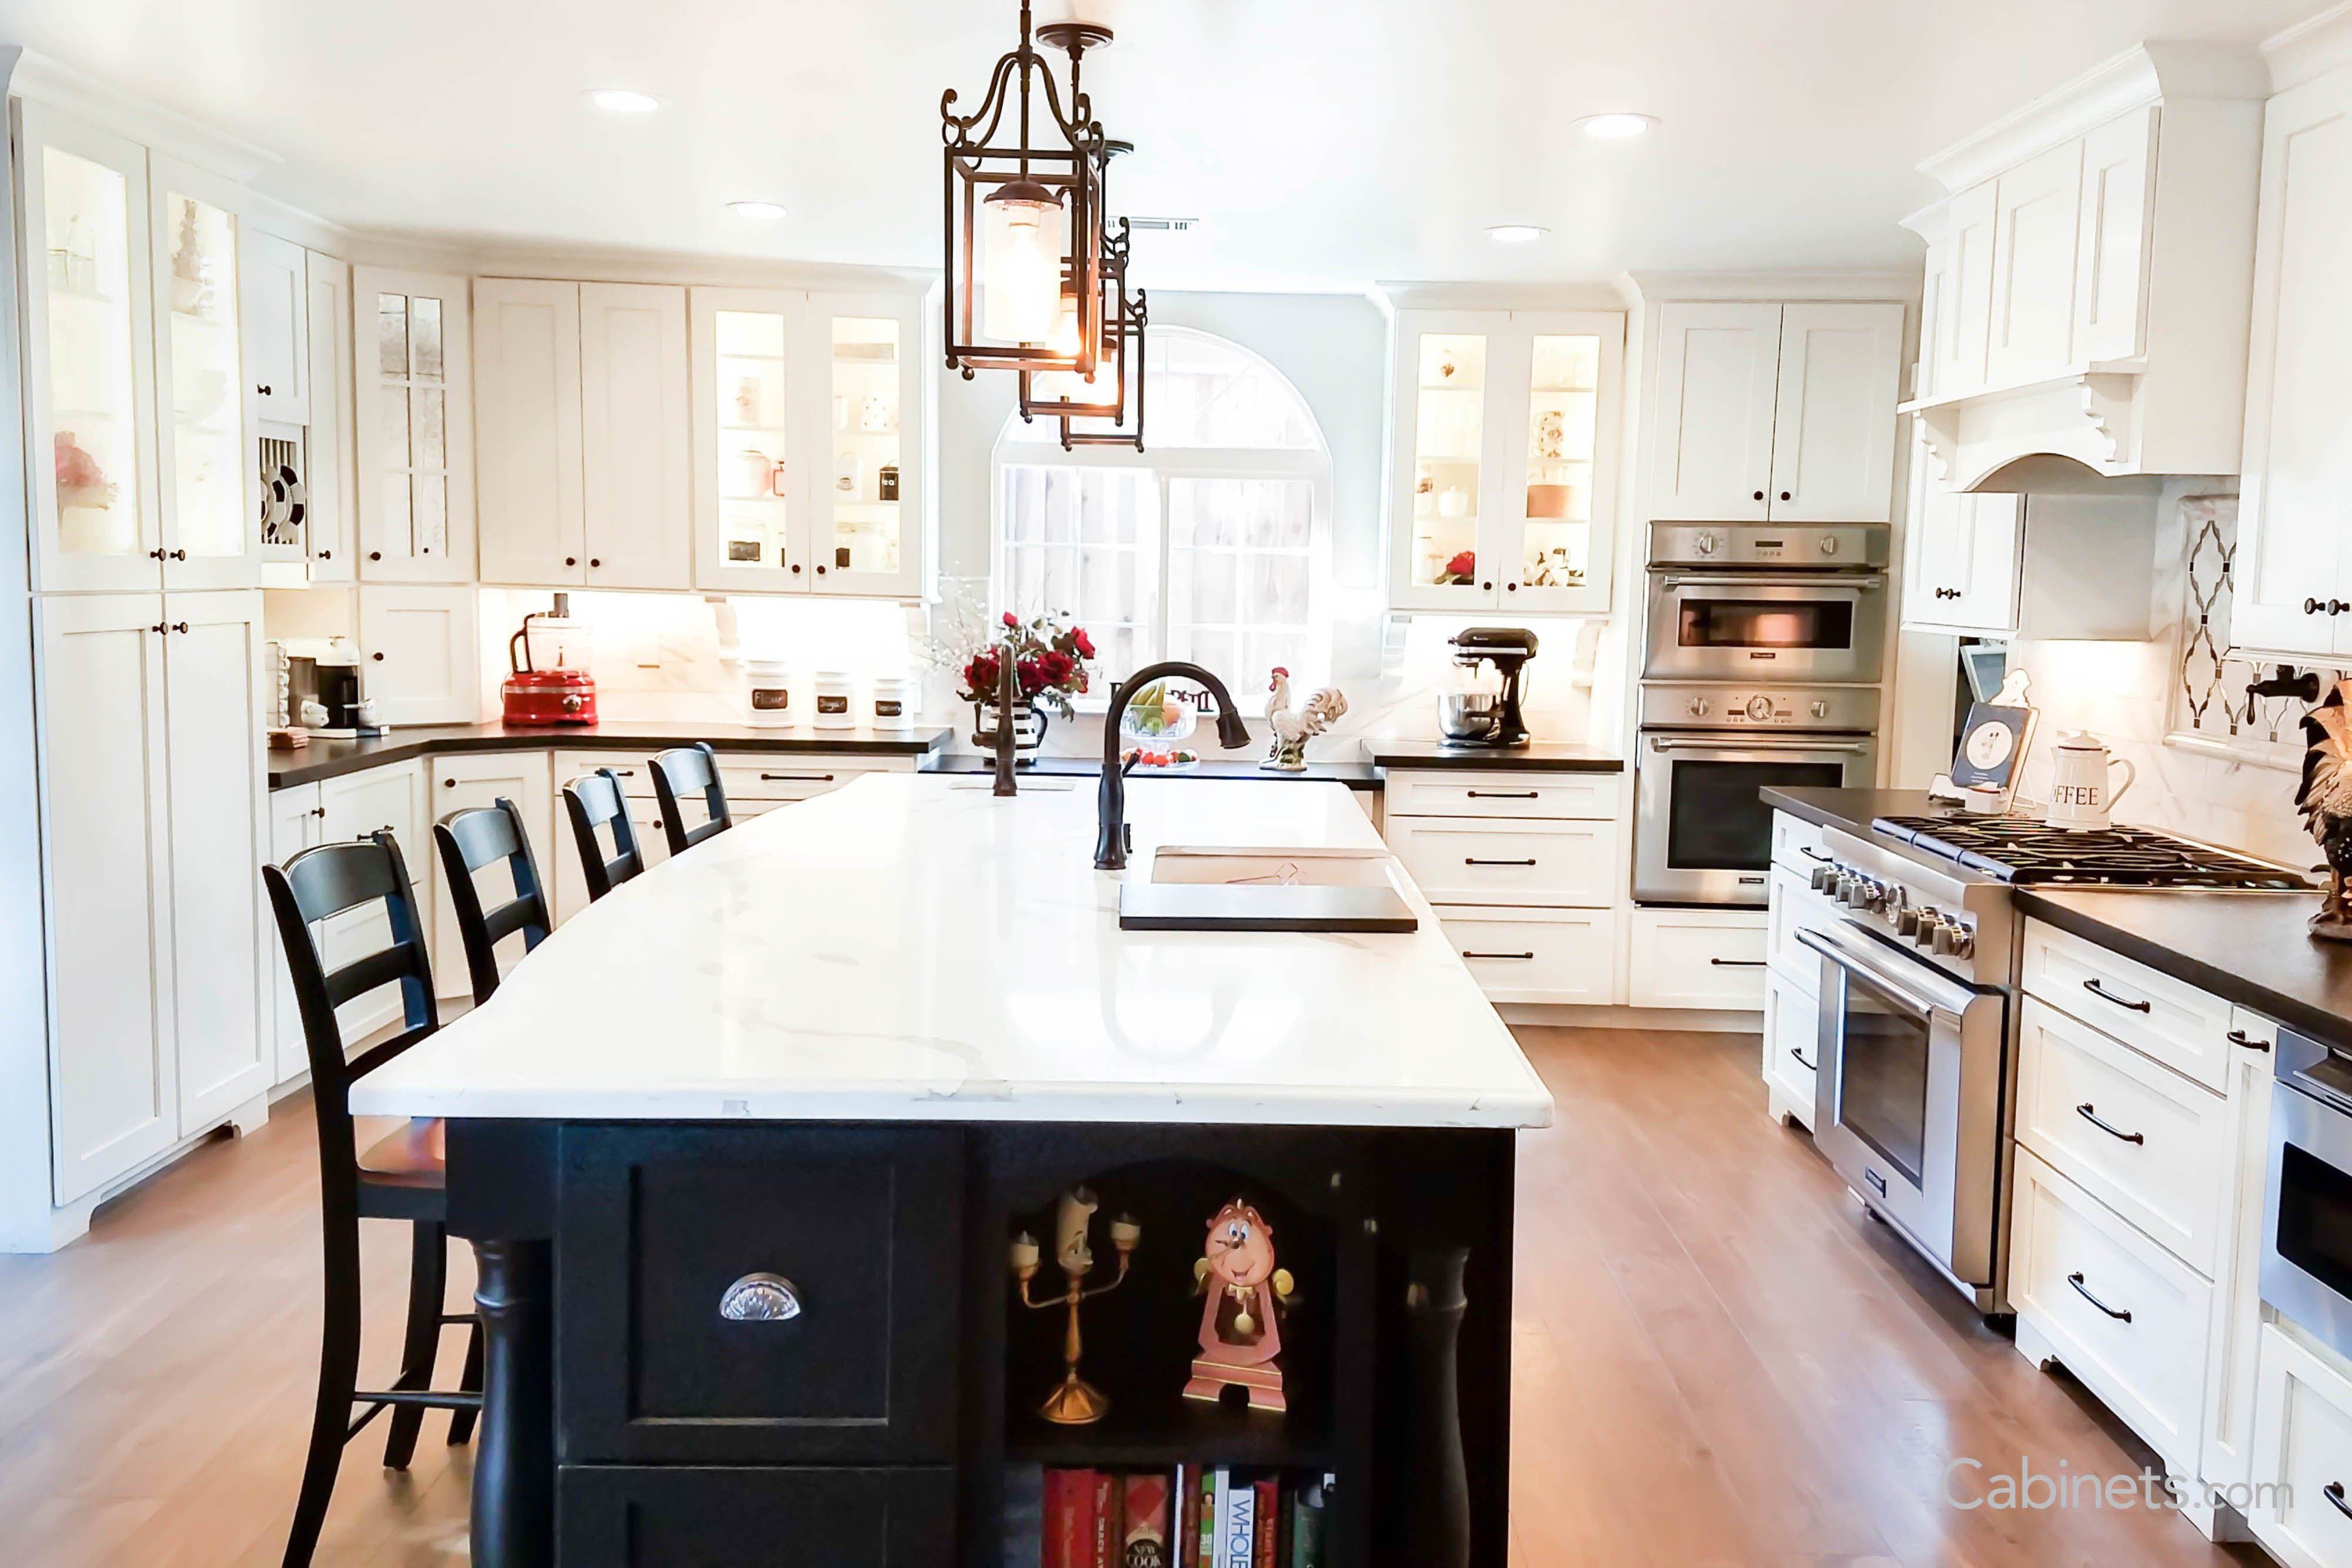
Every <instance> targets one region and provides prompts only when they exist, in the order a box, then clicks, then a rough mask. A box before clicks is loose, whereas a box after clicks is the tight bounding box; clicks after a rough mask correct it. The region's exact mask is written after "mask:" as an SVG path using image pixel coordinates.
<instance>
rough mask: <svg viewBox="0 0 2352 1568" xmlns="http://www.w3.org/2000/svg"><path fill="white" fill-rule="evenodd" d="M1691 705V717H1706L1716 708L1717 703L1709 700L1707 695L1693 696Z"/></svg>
mask: <svg viewBox="0 0 2352 1568" xmlns="http://www.w3.org/2000/svg"><path fill="white" fill-rule="evenodd" d="M1689 706H1690V716H1691V717H1693V718H1705V717H1706V716H1707V715H1708V714H1709V713H1710V712H1712V711H1713V710H1714V707H1715V705H1714V704H1713V703H1711V702H1709V701H1707V700H1706V698H1705V697H1693V698H1691V700H1690V704H1689Z"/></svg>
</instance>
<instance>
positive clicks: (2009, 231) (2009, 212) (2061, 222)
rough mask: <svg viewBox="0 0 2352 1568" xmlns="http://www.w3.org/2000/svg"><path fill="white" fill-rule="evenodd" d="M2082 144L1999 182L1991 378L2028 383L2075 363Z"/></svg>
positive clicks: (2006, 175) (2057, 150) (2036, 160)
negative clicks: (2075, 298) (2076, 240)
mask: <svg viewBox="0 0 2352 1568" xmlns="http://www.w3.org/2000/svg"><path fill="white" fill-rule="evenodd" d="M2082 205H2083V142H2082V140H2081V139H2080V138H2079V137H2078V138H2076V139H2075V140H2074V141H2068V142H2065V143H2063V144H2062V145H2060V146H2057V147H2053V148H2052V149H2050V150H2049V151H2048V152H2043V153H2042V154H2040V155H2039V156H2038V157H2034V158H2031V159H2028V160H2027V161H2026V162H2023V163H2021V164H2019V165H2018V166H2017V167H2016V168H2013V169H2010V170H2007V171H2005V172H2003V173H2002V174H2001V175H2000V178H1999V179H1998V180H1997V181H1995V182H1994V192H1993V242H1992V246H1993V272H1992V334H1991V339H1990V345H1989V347H1988V349H1987V350H1986V359H1985V370H1986V375H1987V377H1988V378H1989V379H1990V381H1991V382H1993V384H1995V385H1997V386H2021V385H2023V384H2025V383H2026V382H2038V381H2042V380H2045V379H2047V378H2050V377H2053V376H2058V375H2063V374H2064V373H2065V371H2066V370H2067V368H2068V366H2069V365H2070V364H2072V363H2073V361H2074V353H2073V351H2072V350H2073V343H2074V281H2075V267H2074V263H2075V247H2074V240H2075V234H2076V226H2077V225H2078V224H2079V223H2080V222H2081V218H2082Z"/></svg>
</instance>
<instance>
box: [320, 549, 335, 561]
mask: <svg viewBox="0 0 2352 1568" xmlns="http://www.w3.org/2000/svg"><path fill="white" fill-rule="evenodd" d="M319 559H320V560H332V559H335V552H334V551H333V550H331V549H322V550H320V552H319Z"/></svg>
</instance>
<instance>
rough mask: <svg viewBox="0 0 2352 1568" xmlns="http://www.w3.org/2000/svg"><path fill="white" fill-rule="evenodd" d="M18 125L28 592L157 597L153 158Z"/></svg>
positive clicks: (57, 118) (96, 139)
mask: <svg viewBox="0 0 2352 1568" xmlns="http://www.w3.org/2000/svg"><path fill="white" fill-rule="evenodd" d="M17 113H18V115H19V120H18V136H17V150H18V157H19V159H20V161H21V162H20V172H21V178H22V181H23V187H24V193H25V204H24V214H25V219H24V224H23V228H22V231H21V232H22V234H23V236H24V256H23V266H22V268H21V276H22V277H24V279H25V282H26V319H25V328H26V338H25V364H26V378H25V393H26V409H27V413H28V417H29V423H30V427H31V436H32V449H31V451H30V452H29V453H28V454H27V458H28V461H29V462H30V465H31V467H32V470H33V511H34V517H33V534H34V541H35V553H36V556H37V560H36V570H37V579H36V582H35V586H36V587H37V588H38V589H40V590H42V591H47V592H73V591H139V590H147V591H152V590H153V589H155V588H157V587H158V586H160V584H161V583H162V580H163V571H162V564H161V563H162V560H163V549H164V545H163V510H162V506H161V502H160V500H159V497H158V493H157V492H158V486H157V484H156V474H157V468H156V461H155V427H154V420H155V413H156V411H155V402H154V387H155V336H154V296H153V293H152V286H151V279H152V272H153V261H152V256H151V254H150V249H149V229H150V223H151V215H150V212H149V205H148V201H149V195H148V183H147V154H146V152H145V150H144V149H142V148H141V147H140V146H139V145H138V144H137V143H135V142H131V141H125V140H123V139H122V138H121V137H119V136H110V135H108V134H106V133H105V132H103V131H94V130H92V129H90V128H89V127H88V126H85V125H82V124H80V123H79V122H78V121H75V120H71V119H69V118H68V117H66V116H64V115H59V114H57V113H54V112H52V111H51V110H47V109H46V108H44V107H43V106H41V105H38V104H35V103H30V102H19V104H18V106H17ZM229 287H230V288H231V289H232V291H233V290H234V287H235V280H234V278H233V277H232V278H231V279H230V281H229ZM228 390H229V391H231V392H233V391H234V388H233V387H232V388H230V389H228Z"/></svg>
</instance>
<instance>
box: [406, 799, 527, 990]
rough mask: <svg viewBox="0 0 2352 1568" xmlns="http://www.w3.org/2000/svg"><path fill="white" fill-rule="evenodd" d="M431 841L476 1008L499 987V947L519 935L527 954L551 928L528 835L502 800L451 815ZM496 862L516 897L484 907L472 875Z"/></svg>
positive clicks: (515, 812)
mask: <svg viewBox="0 0 2352 1568" xmlns="http://www.w3.org/2000/svg"><path fill="white" fill-rule="evenodd" d="M433 842H434V843H435V845H436V846H437V847H438V848H439V850H440V852H441V870H442V873H443V874H444V875H445V876H446V877H447V879H448V886H449V905H450V907H451V908H453V909H455V910H456V911H457V935H458V936H459V937H460V938H461V939H463V941H464V943H465V946H466V968H467V973H468V974H469V975H470V976H471V977H472V978H473V982H474V1005H475V1006H476V1007H480V1006H481V1005H482V1004H483V1003H484V1002H487V1001H488V1000H489V999H490V997H491V994H492V993H493V992H495V991H496V990H497V989H498V988H499V952H498V947H499V943H500V942H502V941H504V940H505V939H506V938H508V937H509V936H513V935H514V934H515V933H516V932H518V931H520V932H521V933H522V950H523V951H524V952H526V953H528V952H530V950H531V949H532V948H533V947H536V946H539V945H540V944H541V942H544V941H545V940H547V933H548V932H549V930H550V929H551V927H552V926H553V925H554V924H555V923H554V921H553V920H552V919H551V918H550V917H549V915H548V910H547V894H546V892H545V890H544V888H543V887H542V885H541V883H540V880H539V862H538V861H537V860H536V859H535V858H533V856H532V854H531V852H530V834H529V833H527V832H525V831H523V825H522V812H521V811H520V810H518V809H517V808H516V806H515V803H514V802H513V801H512V800H507V799H505V798H504V797H500V799H499V802H498V804H496V805H494V806H477V807H474V808H473V809H472V810H465V811H452V812H451V813H449V815H447V816H446V817H444V818H442V819H441V820H440V821H437V822H436V823H434V824H433ZM499 861H504V862H507V870H508V874H509V875H510V876H512V877H513V878H514V896H513V897H512V898H510V899H508V900H506V901H505V902H504V903H502V904H499V905H498V907H497V908H495V909H486V908H484V907H483V906H482V890H481V884H480V883H478V882H476V881H475V880H474V873H476V872H478V871H480V870H482V869H483V868H484V867H486V866H489V865H493V864H496V863H497V862H499Z"/></svg>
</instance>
